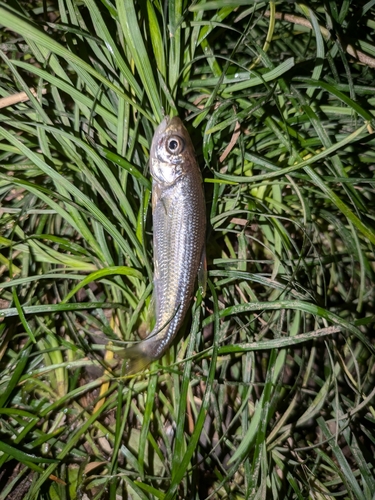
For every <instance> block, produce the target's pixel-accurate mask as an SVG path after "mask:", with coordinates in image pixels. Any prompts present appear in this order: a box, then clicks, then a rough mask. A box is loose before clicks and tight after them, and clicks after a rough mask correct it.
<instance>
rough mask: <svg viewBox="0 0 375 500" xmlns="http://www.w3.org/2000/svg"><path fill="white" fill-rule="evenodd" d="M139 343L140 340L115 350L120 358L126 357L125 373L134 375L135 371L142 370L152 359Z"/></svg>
mask: <svg viewBox="0 0 375 500" xmlns="http://www.w3.org/2000/svg"><path fill="white" fill-rule="evenodd" d="M141 345H142V342H140V343H139V344H137V345H134V346H132V347H128V348H127V349H123V350H121V351H117V352H116V354H117V355H118V356H120V358H123V359H126V369H125V374H126V375H135V374H136V373H138V372H141V371H143V370H144V369H145V368H147V367H148V365H149V364H150V363H152V361H153V359H151V358H149V357H148V356H147V354H146V353H145V352H144V350H143V349H142V347H141Z"/></svg>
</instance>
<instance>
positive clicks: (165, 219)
mask: <svg viewBox="0 0 375 500" xmlns="http://www.w3.org/2000/svg"><path fill="white" fill-rule="evenodd" d="M150 170H151V175H152V177H153V185H152V206H153V214H152V218H153V231H154V237H153V246H154V297H155V318H156V320H155V326H154V328H153V330H152V331H151V332H150V334H149V335H148V336H147V338H146V339H145V340H143V341H142V342H140V343H139V344H137V345H135V346H132V347H130V348H129V349H125V351H124V352H123V353H122V355H123V357H125V358H127V359H128V365H127V373H136V372H138V371H140V370H142V369H143V368H145V367H146V366H147V365H148V364H149V363H151V362H152V361H154V360H156V359H159V358H160V357H161V356H162V355H163V354H164V353H165V351H166V350H167V349H168V347H169V346H170V344H171V342H172V341H173V339H174V337H175V336H176V334H177V332H178V330H179V328H180V326H181V324H182V322H183V320H184V318H185V316H186V313H187V310H188V309H189V306H190V303H191V300H192V297H193V293H194V288H195V283H196V278H197V274H198V271H199V269H202V268H203V267H204V266H205V262H204V258H205V251H204V250H205V244H204V243H205V233H206V213H205V201H204V193H203V186H202V177H201V173H200V170H199V167H198V164H197V161H196V158H195V154H194V147H193V144H192V142H191V139H190V136H189V134H188V132H187V130H186V129H185V127H184V125H183V124H182V122H181V120H180V119H179V118H177V117H174V118H172V119H170V118H168V117H167V118H165V119H164V120H163V122H162V123H161V124H160V125H159V127H158V128H157V129H156V131H155V134H154V137H153V141H152V145H151V152H150Z"/></svg>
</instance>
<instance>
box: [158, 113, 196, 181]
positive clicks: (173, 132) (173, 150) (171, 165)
mask: <svg viewBox="0 0 375 500" xmlns="http://www.w3.org/2000/svg"><path fill="white" fill-rule="evenodd" d="M192 162H193V164H194V163H195V155H194V147H193V144H192V142H191V139H190V136H189V133H188V131H187V130H186V128H185V127H184V125H183V123H182V121H181V120H180V118H178V117H177V116H175V117H174V118H169V117H168V116H167V117H165V118H164V120H163V121H162V122H161V124H160V125H159V126H158V127H157V129H156V131H155V134H154V137H153V140H152V144H151V150H150V171H151V175H152V177H153V179H154V180H155V181H156V182H158V183H161V184H164V185H169V184H173V183H174V182H175V181H176V180H177V179H178V178H179V177H181V176H182V175H184V173H186V172H187V170H188V169H189V165H191V164H192Z"/></svg>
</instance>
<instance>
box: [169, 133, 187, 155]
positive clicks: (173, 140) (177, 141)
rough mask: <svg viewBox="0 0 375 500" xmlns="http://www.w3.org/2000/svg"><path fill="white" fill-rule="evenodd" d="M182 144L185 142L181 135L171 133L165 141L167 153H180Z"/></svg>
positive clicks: (182, 147)
mask: <svg viewBox="0 0 375 500" xmlns="http://www.w3.org/2000/svg"><path fill="white" fill-rule="evenodd" d="M184 146H185V144H184V141H183V139H182V138H181V137H178V136H177V135H172V136H171V137H168V138H167V140H166V141H165V147H166V149H167V151H168V153H169V154H171V155H178V154H180V153H181V152H182V151H183V149H184Z"/></svg>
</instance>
